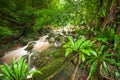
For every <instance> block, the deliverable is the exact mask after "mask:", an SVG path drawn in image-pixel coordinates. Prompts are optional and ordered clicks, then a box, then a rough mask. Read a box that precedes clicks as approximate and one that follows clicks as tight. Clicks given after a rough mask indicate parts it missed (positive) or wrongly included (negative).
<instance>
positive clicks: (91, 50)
mask: <svg viewBox="0 0 120 80" xmlns="http://www.w3.org/2000/svg"><path fill="white" fill-rule="evenodd" d="M89 52H90V53H92V54H93V55H94V56H97V53H96V51H94V50H93V49H92V48H90V49H89Z"/></svg>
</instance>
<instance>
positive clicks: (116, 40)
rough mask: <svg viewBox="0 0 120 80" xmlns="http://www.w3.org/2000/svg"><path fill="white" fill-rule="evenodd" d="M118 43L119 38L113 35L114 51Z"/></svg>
mask: <svg viewBox="0 0 120 80" xmlns="http://www.w3.org/2000/svg"><path fill="white" fill-rule="evenodd" d="M119 42H120V36H118V35H115V37H114V48H115V49H116V48H117V46H118V44H119Z"/></svg>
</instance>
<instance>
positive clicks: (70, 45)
mask: <svg viewBox="0 0 120 80" xmlns="http://www.w3.org/2000/svg"><path fill="white" fill-rule="evenodd" d="M92 46H93V45H92V44H91V40H85V38H83V37H81V38H79V39H77V40H76V41H74V40H73V38H72V37H68V42H67V43H65V44H64V46H63V47H64V48H66V52H65V57H67V56H68V55H69V54H70V53H72V52H76V53H78V54H79V55H80V56H81V59H82V61H85V59H86V57H85V56H86V55H87V56H90V55H91V54H93V55H95V56H96V54H95V52H94V50H93V49H92Z"/></svg>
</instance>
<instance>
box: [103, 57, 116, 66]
mask: <svg viewBox="0 0 120 80" xmlns="http://www.w3.org/2000/svg"><path fill="white" fill-rule="evenodd" d="M104 60H105V61H107V62H109V63H110V64H114V65H115V64H117V63H116V61H115V59H111V58H110V59H109V58H104Z"/></svg>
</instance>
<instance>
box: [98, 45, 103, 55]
mask: <svg viewBox="0 0 120 80" xmlns="http://www.w3.org/2000/svg"><path fill="white" fill-rule="evenodd" d="M104 48H105V45H102V46H100V47H99V49H98V54H99V53H100V54H102V51H103V49H104Z"/></svg>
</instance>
